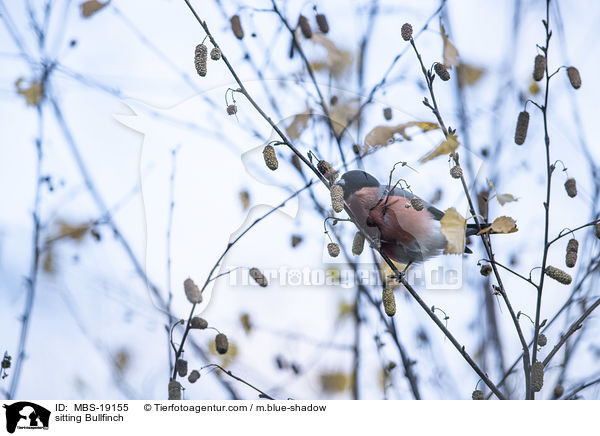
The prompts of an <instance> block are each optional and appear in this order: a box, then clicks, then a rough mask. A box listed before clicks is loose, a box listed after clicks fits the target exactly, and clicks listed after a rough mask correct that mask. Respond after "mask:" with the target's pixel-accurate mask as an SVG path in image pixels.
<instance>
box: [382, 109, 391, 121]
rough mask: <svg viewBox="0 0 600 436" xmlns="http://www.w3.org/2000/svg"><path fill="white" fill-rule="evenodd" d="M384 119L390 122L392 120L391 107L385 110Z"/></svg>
mask: <svg viewBox="0 0 600 436" xmlns="http://www.w3.org/2000/svg"><path fill="white" fill-rule="evenodd" d="M383 118H385V120H386V121H390V120H391V119H392V108H391V107H386V108H384V109H383Z"/></svg>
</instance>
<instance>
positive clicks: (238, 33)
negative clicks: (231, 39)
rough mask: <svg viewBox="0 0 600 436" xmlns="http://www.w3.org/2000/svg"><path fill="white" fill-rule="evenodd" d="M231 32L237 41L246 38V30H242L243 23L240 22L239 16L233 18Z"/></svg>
mask: <svg viewBox="0 0 600 436" xmlns="http://www.w3.org/2000/svg"><path fill="white" fill-rule="evenodd" d="M231 30H232V31H233V34H234V35H235V37H236V38H237V39H242V38H243V37H244V29H242V22H241V21H240V16H239V15H234V16H233V17H231Z"/></svg>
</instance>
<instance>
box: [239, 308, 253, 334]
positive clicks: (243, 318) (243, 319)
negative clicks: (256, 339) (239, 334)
mask: <svg viewBox="0 0 600 436" xmlns="http://www.w3.org/2000/svg"><path fill="white" fill-rule="evenodd" d="M240 323H241V324H242V328H243V329H244V331H245V332H246V334H249V333H250V332H251V331H252V322H251V321H250V315H249V314H247V313H242V314H241V315H240Z"/></svg>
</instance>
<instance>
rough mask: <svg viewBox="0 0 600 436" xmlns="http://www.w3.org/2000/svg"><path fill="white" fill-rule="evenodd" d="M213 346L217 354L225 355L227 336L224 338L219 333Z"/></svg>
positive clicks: (227, 346)
mask: <svg viewBox="0 0 600 436" xmlns="http://www.w3.org/2000/svg"><path fill="white" fill-rule="evenodd" d="M215 346H216V348H217V352H218V353H219V354H225V353H227V350H228V349H229V341H228V340H227V336H225V335H224V334H223V333H219V334H218V335H217V336H216V337H215Z"/></svg>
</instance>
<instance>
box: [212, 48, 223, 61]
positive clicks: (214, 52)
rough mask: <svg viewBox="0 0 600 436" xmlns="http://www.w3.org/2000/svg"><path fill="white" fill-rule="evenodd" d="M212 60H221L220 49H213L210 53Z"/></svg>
mask: <svg viewBox="0 0 600 436" xmlns="http://www.w3.org/2000/svg"><path fill="white" fill-rule="evenodd" d="M210 58H211V59H212V60H213V61H218V60H219V59H221V49H220V48H219V47H213V48H212V50H211V51H210Z"/></svg>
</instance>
